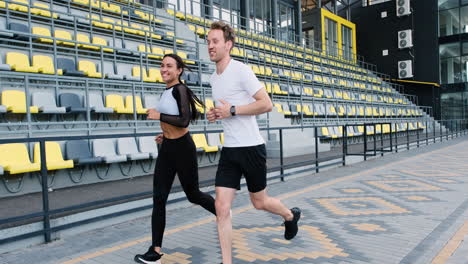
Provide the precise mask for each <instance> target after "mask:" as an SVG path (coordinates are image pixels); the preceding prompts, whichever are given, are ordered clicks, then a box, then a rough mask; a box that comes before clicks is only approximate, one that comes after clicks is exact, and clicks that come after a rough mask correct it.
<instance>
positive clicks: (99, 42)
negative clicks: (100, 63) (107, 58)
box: [93, 37, 114, 52]
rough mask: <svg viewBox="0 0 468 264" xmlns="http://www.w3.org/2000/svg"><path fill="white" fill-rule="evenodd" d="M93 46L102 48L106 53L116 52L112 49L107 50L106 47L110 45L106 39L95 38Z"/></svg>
mask: <svg viewBox="0 0 468 264" xmlns="http://www.w3.org/2000/svg"><path fill="white" fill-rule="evenodd" d="M93 44H96V45H99V46H102V50H103V51H106V52H114V50H113V49H111V48H105V47H108V46H109V45H107V40H105V39H103V38H100V37H93Z"/></svg>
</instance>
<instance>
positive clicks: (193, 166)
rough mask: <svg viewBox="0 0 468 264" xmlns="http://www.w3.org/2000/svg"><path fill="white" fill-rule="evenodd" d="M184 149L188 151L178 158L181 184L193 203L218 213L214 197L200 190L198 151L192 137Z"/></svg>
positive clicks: (178, 172)
mask: <svg viewBox="0 0 468 264" xmlns="http://www.w3.org/2000/svg"><path fill="white" fill-rule="evenodd" d="M183 149H185V150H186V151H184V152H183V153H182V152H180V153H179V154H180V156H179V159H178V160H177V161H178V162H177V165H178V166H177V175H178V176H179V180H180V184H181V185H182V188H183V189H184V192H185V194H186V195H187V198H188V200H189V201H190V202H191V203H194V204H198V205H200V206H201V207H203V208H205V209H206V210H208V211H209V212H211V213H212V214H214V215H216V209H215V200H214V198H213V197H211V195H209V194H207V193H204V192H201V191H200V187H199V184H198V161H197V152H196V149H195V145H194V144H193V141H192V139H191V138H190V139H189V141H188V142H187V146H186V147H184V148H183Z"/></svg>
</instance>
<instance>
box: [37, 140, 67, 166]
mask: <svg viewBox="0 0 468 264" xmlns="http://www.w3.org/2000/svg"><path fill="white" fill-rule="evenodd" d="M45 151H46V165H47V170H60V169H69V168H73V166H74V164H73V160H64V159H63V156H62V150H61V148H60V145H59V143H57V142H51V141H47V142H45ZM34 163H38V164H39V166H40V164H41V152H40V148H39V143H36V144H34Z"/></svg>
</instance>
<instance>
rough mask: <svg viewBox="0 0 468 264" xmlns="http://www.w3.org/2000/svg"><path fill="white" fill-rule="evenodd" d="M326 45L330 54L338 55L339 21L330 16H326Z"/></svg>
mask: <svg viewBox="0 0 468 264" xmlns="http://www.w3.org/2000/svg"><path fill="white" fill-rule="evenodd" d="M325 45H326V47H325V48H326V50H327V53H328V54H330V55H333V56H338V53H337V49H338V29H337V23H336V22H335V21H333V20H331V19H329V18H325Z"/></svg>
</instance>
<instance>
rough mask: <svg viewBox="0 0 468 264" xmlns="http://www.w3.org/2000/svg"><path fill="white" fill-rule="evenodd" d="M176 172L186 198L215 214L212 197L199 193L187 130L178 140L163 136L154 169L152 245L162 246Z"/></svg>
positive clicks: (194, 155)
mask: <svg viewBox="0 0 468 264" xmlns="http://www.w3.org/2000/svg"><path fill="white" fill-rule="evenodd" d="M176 173H177V175H179V180H180V184H181V185H182V188H183V190H184V192H185V194H186V195H187V198H188V200H189V201H190V202H191V203H194V204H198V205H201V206H202V207H203V208H205V209H206V210H208V211H210V212H211V213H212V214H214V215H216V209H215V200H214V199H213V197H211V196H210V195H208V194H206V193H203V192H201V191H200V188H199V186H198V163H197V152H196V148H195V144H194V143H193V140H192V137H191V136H190V133H187V134H185V135H184V136H182V137H180V138H177V139H167V138H164V140H163V142H162V144H161V148H160V150H159V154H158V158H157V160H156V168H155V170H154V181H153V188H154V191H153V215H152V218H151V229H152V235H153V247H161V245H162V239H163V235H164V229H165V227H166V202H167V197H168V196H169V192H170V191H171V187H172V183H173V181H174V177H175V174H176Z"/></svg>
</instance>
